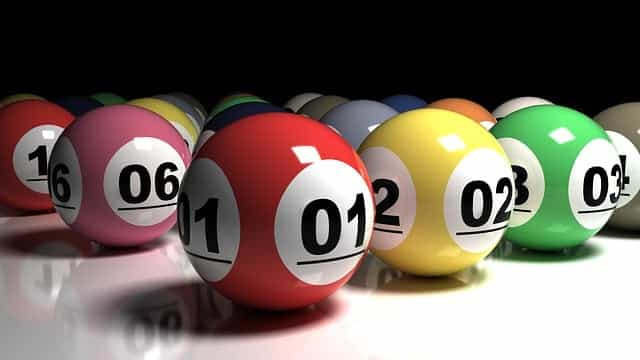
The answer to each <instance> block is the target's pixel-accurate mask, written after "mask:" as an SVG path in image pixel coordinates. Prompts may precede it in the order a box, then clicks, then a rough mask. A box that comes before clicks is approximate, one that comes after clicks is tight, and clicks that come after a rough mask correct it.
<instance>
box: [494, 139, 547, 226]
mask: <svg viewBox="0 0 640 360" xmlns="http://www.w3.org/2000/svg"><path fill="white" fill-rule="evenodd" d="M498 142H500V145H502V148H503V149H504V151H505V152H506V153H507V156H508V157H509V161H510V162H511V170H512V171H513V182H514V188H513V197H514V207H513V212H512V213H511V219H510V220H509V227H517V226H521V225H524V224H526V223H528V222H529V220H531V219H532V218H533V217H534V216H535V215H536V214H537V213H538V210H540V206H541V205H542V200H543V199H544V191H545V182H544V172H543V171H542V165H540V161H538V158H537V157H536V155H535V154H534V153H533V151H531V149H530V148H529V147H528V146H527V145H525V144H524V143H523V142H521V141H520V140H517V139H514V138H501V139H498Z"/></svg>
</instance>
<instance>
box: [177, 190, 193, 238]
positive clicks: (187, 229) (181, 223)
mask: <svg viewBox="0 0 640 360" xmlns="http://www.w3.org/2000/svg"><path fill="white" fill-rule="evenodd" d="M190 209H191V204H190V203H189V196H187V194H186V193H181V194H180V196H178V214H180V215H182V216H180V219H178V231H179V232H180V239H182V244H184V246H189V243H190V242H191V213H190Z"/></svg>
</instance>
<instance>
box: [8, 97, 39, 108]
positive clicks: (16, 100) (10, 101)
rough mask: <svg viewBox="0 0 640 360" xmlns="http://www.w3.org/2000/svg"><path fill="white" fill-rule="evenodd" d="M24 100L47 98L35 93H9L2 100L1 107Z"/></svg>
mask: <svg viewBox="0 0 640 360" xmlns="http://www.w3.org/2000/svg"><path fill="white" fill-rule="evenodd" d="M22 100H45V99H44V98H43V97H41V96H38V95H34V94H14V95H9V96H7V97H5V98H3V99H2V100H0V108H1V107H3V106H6V105H9V104H13V103H14V102H18V101H22Z"/></svg>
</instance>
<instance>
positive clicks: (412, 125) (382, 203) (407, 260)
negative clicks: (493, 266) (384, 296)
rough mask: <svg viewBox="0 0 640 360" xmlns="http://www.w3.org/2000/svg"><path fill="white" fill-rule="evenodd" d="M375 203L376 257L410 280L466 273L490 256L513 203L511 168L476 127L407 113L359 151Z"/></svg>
mask: <svg viewBox="0 0 640 360" xmlns="http://www.w3.org/2000/svg"><path fill="white" fill-rule="evenodd" d="M358 152H359V154H360V156H361V157H362V160H363V161H364V163H365V165H366V167H367V171H368V173H369V177H370V178H371V181H372V185H373V190H374V193H375V196H376V203H377V206H376V218H375V228H374V233H373V237H372V239H371V250H372V252H373V253H374V254H375V255H376V256H377V257H378V258H380V259H381V260H382V261H384V262H385V263H387V264H389V265H391V266H392V267H395V268H397V269H399V270H402V271H404V272H407V273H411V274H416V275H424V276H438V275H447V274H452V273H455V272H457V271H460V270H462V269H465V268H467V267H469V266H471V265H473V264H475V263H477V262H478V261H480V260H482V259H483V258H484V257H485V256H487V255H488V254H489V252H491V250H493V248H494V247H495V246H496V245H497V244H498V242H499V241H500V239H501V237H502V235H503V234H504V232H505V230H506V228H507V223H508V222H509V217H510V216H511V211H512V210H513V202H514V197H515V194H514V185H513V175H512V172H511V166H510V163H509V160H508V159H507V156H506V154H505V152H504V151H503V150H502V147H501V146H500V144H499V143H498V141H497V140H496V139H495V138H494V137H493V136H492V135H491V134H490V133H489V132H488V131H486V130H485V129H484V128H483V127H482V126H480V125H478V124H477V123H476V122H475V121H473V120H471V119H469V118H467V117H465V116H463V115H460V114H457V113H454V112H451V111H447V110H440V109H421V110H413V111H409V112H405V113H402V114H400V115H398V116H396V117H394V118H392V119H390V120H387V121H386V122H384V123H383V124H382V125H380V126H379V127H378V128H376V129H375V130H374V131H373V132H372V133H371V134H369V136H368V137H367V138H366V139H365V141H364V142H363V143H362V145H361V146H360V149H359V150H358Z"/></svg>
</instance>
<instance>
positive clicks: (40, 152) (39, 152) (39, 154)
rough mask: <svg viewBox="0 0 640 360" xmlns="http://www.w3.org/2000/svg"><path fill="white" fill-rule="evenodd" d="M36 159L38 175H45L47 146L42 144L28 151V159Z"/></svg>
mask: <svg viewBox="0 0 640 360" xmlns="http://www.w3.org/2000/svg"><path fill="white" fill-rule="evenodd" d="M33 159H37V160H38V175H39V176H46V175H47V147H46V146H44V145H40V146H38V147H37V148H36V149H35V150H33V152H31V153H29V161H31V160H33Z"/></svg>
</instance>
